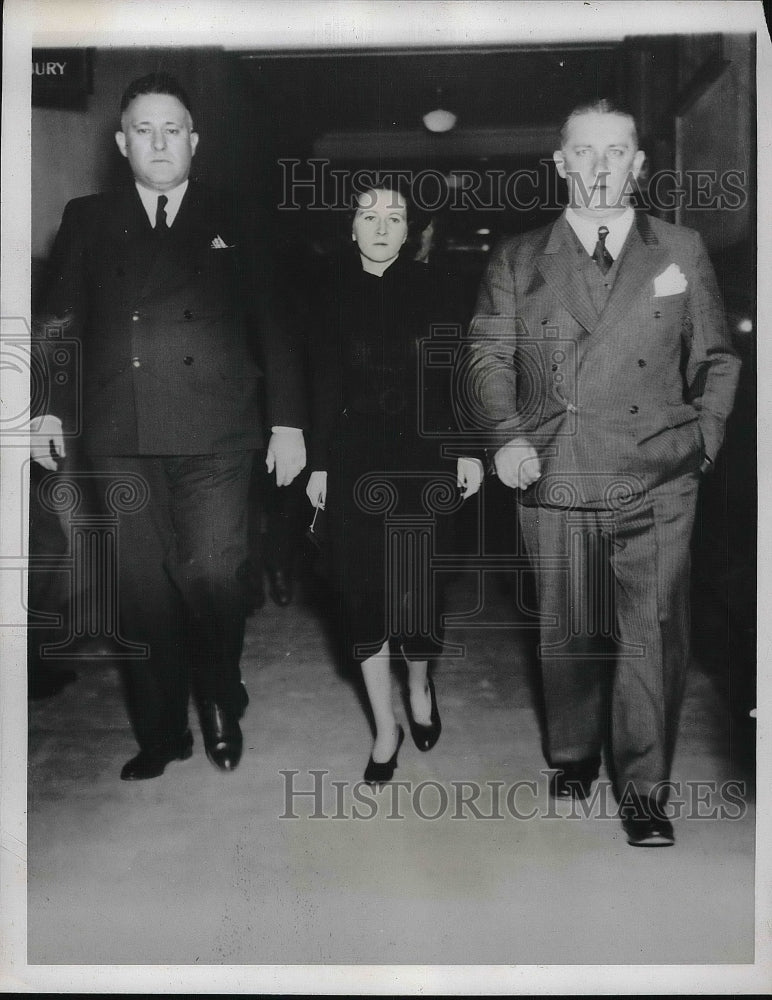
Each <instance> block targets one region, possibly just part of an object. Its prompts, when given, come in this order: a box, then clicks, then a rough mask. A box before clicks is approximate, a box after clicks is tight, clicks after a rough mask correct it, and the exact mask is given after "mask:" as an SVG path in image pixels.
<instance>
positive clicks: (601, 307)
mask: <svg viewBox="0 0 772 1000" xmlns="http://www.w3.org/2000/svg"><path fill="white" fill-rule="evenodd" d="M644 158H645V154H644V153H643V151H641V150H640V149H639V148H638V138H637V130H636V125H635V121H634V119H633V117H632V116H631V115H629V114H627V113H625V112H623V111H619V110H616V109H615V108H614V106H613V105H611V104H610V103H609V102H607V101H601V102H598V103H597V104H594V105H591V106H585V107H581V108H578V109H576V110H575V111H574V112H572V114H571V115H569V117H568V119H567V120H566V123H565V125H564V127H563V130H562V133H561V148H560V149H559V150H557V151H556V152H555V154H554V159H555V163H556V166H557V170H558V173H559V174H560V176H561V177H563V178H565V180H566V181H567V184H568V192H569V207H568V208H567V209H566V210H565V212H564V213H563V214H562V215H561V217H560V218H559V219H558V220H557V221H556V222H555V223H554V224H552V225H549V226H546V227H544V228H542V229H538V230H535V231H532V232H528V233H525V234H523V235H521V236H518V237H515V238H512V239H509V240H505V241H504V242H503V243H502V244H501V245H500V246H499V247H498V248H497V249H496V251H495V252H494V254H493V256H492V259H491V261H490V263H489V265H488V268H487V271H486V274H485V277H484V280H483V282H482V286H481V289H480V293H479V298H478V302H477V307H476V315H475V319H474V321H473V324H472V327H471V330H470V352H469V355H468V357H467V367H466V370H465V372H464V378H465V379H466V388H465V390H464V391H465V399H466V400H467V403H466V404H465V405H466V406H467V408H468V407H469V406H470V405H471V406H476V407H477V408H478V412H479V416H480V421H481V423H482V424H483V425H484V426H486V427H487V429H488V431H489V432H490V433H491V435H492V440H493V441H494V442H495V444H494V449H495V452H494V454H493V462H494V465H495V470H496V473H497V475H498V476H499V478H500V479H501V481H502V482H503V483H504V484H505V485H506V486H509V487H511V488H512V489H515V490H517V491H518V500H519V503H518V513H519V521H520V526H521V533H522V538H523V540H524V543H525V546H526V549H527V552H528V556H529V560H530V562H531V564H532V567H533V569H534V572H535V577H536V585H537V595H538V602H539V615H540V639H541V642H540V646H539V655H540V663H541V670H542V678H543V688H544V702H545V710H546V736H547V744H548V748H549V763H550V765H551V766H552V767H553V768H554V769H555V773H554V774H553V775H552V777H551V786H550V790H551V793H552V795H553V796H555V797H558V798H569V799H570V798H571V797H576V798H579V799H585V798H587V796H588V795H590V792H591V789H592V783H593V781H594V780H595V778H596V777H597V775H598V771H599V765H600V754H601V748H602V746H603V744H604V742H606V741H607V760H608V764H609V770H610V772H611V775H612V777H613V778H614V780H615V783H616V788H617V794H618V797H619V801H620V814H621V815H622V818H623V823H624V826H625V830H626V832H627V837H628V842H629V843H631V844H633V845H636V846H660V845H669V844H672V843H673V842H674V837H673V829H672V824H671V823H670V822H669V819H668V816H667V814H666V810H665V806H666V803H667V793H668V785H667V782H668V780H669V778H670V769H671V762H672V757H673V749H674V743H675V735H676V728H677V721H678V713H679V707H680V703H681V699H682V692H683V686H684V678H685V672H686V668H687V664H688V659H689V568H690V566H689V544H690V537H691V534H692V526H693V522H694V513H695V503H696V498H697V490H698V486H699V477H700V475H701V473H705V472H706V471H708V470H709V469H710V466H711V465H712V463H713V462H714V461H715V458H716V454H717V452H718V450H719V448H720V447H721V443H722V440H723V435H724V424H725V421H726V419H727V416H728V415H729V413H730V410H731V407H732V402H733V398H734V393H735V388H736V383H737V377H738V369H739V361H738V359H737V358H736V356H735V353H734V351H733V349H732V347H731V344H730V340H729V336H728V334H727V329H726V325H725V320H724V315H723V310H722V306H721V302H720V299H719V294H718V290H717V287H716V281H715V277H714V274H713V270H712V267H711V264H710V262H709V260H708V257H707V255H706V252H705V249H704V247H703V244H702V241H701V239H700V237H699V236H698V234H697V233H695V232H692V231H690V230H687V229H682V228H677V227H675V226H672V225H669V224H667V223H664V222H661V221H659V220H657V219H654V218H651V217H649V216H647V215H645V214H642V213H636V212H634V211H633V209H632V207H631V206H630V204H629V195H630V194H631V193H632V191H633V190H634V186H635V180H636V178H637V177H638V175H639V172H640V170H641V167H642V165H643V162H644ZM470 400H471V403H469V402H468V401H470ZM609 689H610V690H609Z"/></svg>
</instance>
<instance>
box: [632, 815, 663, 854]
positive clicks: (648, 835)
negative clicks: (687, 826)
mask: <svg viewBox="0 0 772 1000" xmlns="http://www.w3.org/2000/svg"><path fill="white" fill-rule="evenodd" d="M622 826H623V827H624V831H625V833H626V834H627V843H628V844H631V845H632V846H633V847H672V845H673V844H674V843H675V834H674V833H673V824H672V823H671V822H670V820H669V819H666V818H665V817H664V816H647V817H645V818H643V819H626V820H623V822H622Z"/></svg>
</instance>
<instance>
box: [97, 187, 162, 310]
mask: <svg viewBox="0 0 772 1000" xmlns="http://www.w3.org/2000/svg"><path fill="white" fill-rule="evenodd" d="M102 232H103V235H104V237H105V238H106V240H107V242H108V246H111V247H118V248H119V261H118V267H119V270H120V272H121V274H122V275H123V276H124V277H125V278H126V280H127V282H128V283H129V286H130V287H132V288H133V293H134V294H136V292H138V291H139V289H141V288H142V286H143V285H144V283H145V281H146V280H147V276H148V274H149V272H150V269H151V267H152V265H153V246H154V234H153V227H152V226H151V225H150V222H149V221H148V217H147V214H146V213H145V209H144V206H143V205H142V201H141V199H140V197H139V195H138V194H137V189H136V188H135V187H134V186H133V185H132V186H131V187H130V188H129V187H127V188H123V189H121V190H120V191H119V192H118V194H117V195H116V200H115V211H114V212H113V213H112V215H111V218H110V221H109V223H108V224H107V225H105V226H104V228H103V230H102ZM107 258H109V254H107V255H106V259H107Z"/></svg>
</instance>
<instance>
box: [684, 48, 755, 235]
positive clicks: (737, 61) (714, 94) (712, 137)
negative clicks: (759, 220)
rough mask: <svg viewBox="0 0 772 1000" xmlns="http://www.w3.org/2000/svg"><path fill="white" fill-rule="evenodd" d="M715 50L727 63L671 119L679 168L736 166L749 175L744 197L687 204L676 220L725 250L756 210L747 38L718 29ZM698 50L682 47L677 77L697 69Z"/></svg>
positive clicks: (747, 229)
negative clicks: (719, 205) (723, 203)
mask: <svg viewBox="0 0 772 1000" xmlns="http://www.w3.org/2000/svg"><path fill="white" fill-rule="evenodd" d="M709 37H710V36H708V38H709ZM698 41H699V40H694V42H693V43H692V44H693V45H696V43H697V42H698ZM720 52H721V56H722V57H723V59H725V60H727V61H728V62H729V66H728V67H727V68H726V70H725V71H724V73H723V74H722V75H721V77H720V78H719V79H718V80H716V81H715V82H714V83H713V84H711V85H710V86H708V87H707V89H706V90H705V91H704V92H703V93H702V94H701V95H700V96H699V98H698V99H697V100H696V101H695V102H694V103H693V104H692V106H691V107H690V108H688V109H687V110H686V111H685V113H684V114H683V115H682V116H680V117H679V118H678V119H677V120H676V134H677V145H678V167H679V168H680V169H682V170H685V171H689V170H715V171H717V172H718V175H719V177H720V176H721V174H722V173H723V172H725V171H728V170H742V171H745V173H746V174H747V176H748V179H749V182H748V199H747V202H746V204H745V205H744V206H743V207H742V208H739V209H731V210H730V209H725V210H715V209H707V210H705V209H703V210H700V209H699V208H689V209H685V210H684V211H682V212H681V213H680V215H679V219H678V221H679V222H681V223H682V224H683V225H685V226H691V227H693V228H694V229H697V230H699V232H700V233H701V234H702V237H703V239H704V240H705V242H706V244H707V246H708V250H710V251H711V252H721V251H724V252H726V250H727V248H728V247H731V246H733V245H735V244H740V243H743V242H747V241H749V240H752V237H753V235H754V232H755V212H756V198H755V189H754V183H755V179H754V176H753V175H754V172H755V164H754V149H755V134H754V125H755V121H754V118H755V100H754V86H755V66H754V46H753V38H752V36H749V35H723V36H721V49H720ZM704 54H705V52H704V51H703V52H702V53H699V52H695V53H694V57H692V58H690V56H692V54H691V53H689V52H688V51H685V52H684V53H683V55H684V58H683V59H682V63H681V75H682V77H685V76H687V74H688V73H690V72H694V71H696V70H698V68H699V59H700V57H701V56H704ZM695 57H696V58H695ZM684 82H685V81H683V80H682V85H683V83H684Z"/></svg>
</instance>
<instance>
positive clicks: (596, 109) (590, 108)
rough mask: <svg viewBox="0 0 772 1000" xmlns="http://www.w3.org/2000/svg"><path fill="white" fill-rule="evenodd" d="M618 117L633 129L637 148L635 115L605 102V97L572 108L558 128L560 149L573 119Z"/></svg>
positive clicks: (619, 105) (619, 106)
mask: <svg viewBox="0 0 772 1000" xmlns="http://www.w3.org/2000/svg"><path fill="white" fill-rule="evenodd" d="M590 114H595V115H620V116H621V117H622V118H628V119H629V121H630V124H631V125H632V128H633V141H634V143H635V145H636V147H637V146H638V126H637V124H636V121H635V115H634V114H633V113H632V111H630V110H629V108H626V107H624V106H622V105H621V104H615V103H614V101H610V100H607V99H606V98H605V97H604V98H602V99H601V100H600V101H592V102H591V103H589V104H580V105H579V106H578V107H576V108H574V109H573V111H571V112H570V113H569V115H568V117H567V118H566V120H565V121H564V122H563V124H562V125H561V126H560V146H561V148H562V147H563V146H565V143H566V137H567V135H568V129H569V127H570V125H571V122H573V120H574V119H575V118H579V117H580V116H581V115H590Z"/></svg>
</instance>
